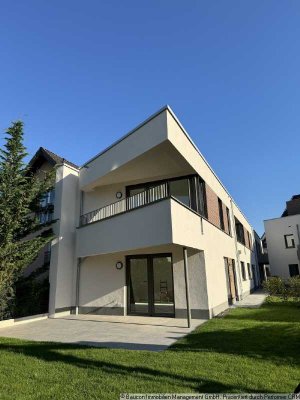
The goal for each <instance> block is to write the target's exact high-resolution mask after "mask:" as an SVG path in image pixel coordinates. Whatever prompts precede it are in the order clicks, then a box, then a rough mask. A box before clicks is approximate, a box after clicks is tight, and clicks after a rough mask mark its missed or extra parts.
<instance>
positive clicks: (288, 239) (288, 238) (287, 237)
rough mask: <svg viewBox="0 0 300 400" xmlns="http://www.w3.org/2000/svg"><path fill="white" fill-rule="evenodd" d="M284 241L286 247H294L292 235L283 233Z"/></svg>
mask: <svg viewBox="0 0 300 400" xmlns="http://www.w3.org/2000/svg"><path fill="white" fill-rule="evenodd" d="M284 243H285V247H286V248H287V249H292V248H294V247H295V239H294V235H284Z"/></svg>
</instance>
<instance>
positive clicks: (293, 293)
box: [263, 276, 300, 300]
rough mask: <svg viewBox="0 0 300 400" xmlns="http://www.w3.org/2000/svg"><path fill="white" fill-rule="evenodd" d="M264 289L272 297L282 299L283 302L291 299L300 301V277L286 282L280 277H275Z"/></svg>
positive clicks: (269, 280) (264, 284) (266, 282)
mask: <svg viewBox="0 0 300 400" xmlns="http://www.w3.org/2000/svg"><path fill="white" fill-rule="evenodd" d="M263 288H264V289H266V290H267V292H268V293H269V294H270V295H271V296H277V297H281V298H282V299H283V300H287V299H288V298H289V297H293V298H295V299H296V300H299V299H300V277H292V278H289V279H287V280H284V279H282V278H280V277H278V276H273V277H271V278H268V280H267V281H265V282H264V283H263Z"/></svg>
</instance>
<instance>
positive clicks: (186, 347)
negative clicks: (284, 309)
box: [168, 317, 300, 365]
mask: <svg viewBox="0 0 300 400" xmlns="http://www.w3.org/2000/svg"><path fill="white" fill-rule="evenodd" d="M237 318H238V317H237ZM229 319H230V317H226V318H224V321H223V325H222V326H221V327H219V329H218V330H217V329H213V328H212V327H213V324H212V325H210V327H209V325H207V326H204V327H203V329H201V328H200V329H196V330H195V331H194V332H192V333H191V334H190V335H188V336H186V337H185V338H183V339H181V340H179V341H178V342H176V343H175V344H173V345H172V346H171V347H170V348H169V350H168V351H179V352H181V351H185V352H187V351H191V352H204V351H207V352H217V353H223V354H232V355H238V356H241V355H244V356H247V357H251V358H257V359H264V360H268V361H272V362H275V363H277V364H283V363H285V364H294V365H299V364H300V326H299V324H293V323H290V324H284V325H283V324H280V323H277V324H276V323H269V324H267V323H266V324H260V325H258V324H255V325H254V326H253V327H247V324H246V323H245V325H246V326H245V327H242V326H241V325H242V322H241V321H239V322H238V321H231V320H229ZM233 319H234V318H233ZM226 320H227V321H226ZM213 322H215V321H213ZM214 325H216V327H215V328H217V327H218V325H217V324H214Z"/></svg>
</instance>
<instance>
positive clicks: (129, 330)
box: [0, 315, 205, 351]
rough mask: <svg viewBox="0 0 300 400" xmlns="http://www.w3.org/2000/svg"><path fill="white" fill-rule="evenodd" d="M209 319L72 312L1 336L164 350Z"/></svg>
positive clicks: (3, 331)
mask: <svg viewBox="0 0 300 400" xmlns="http://www.w3.org/2000/svg"><path fill="white" fill-rule="evenodd" d="M204 322H205V320H192V327H191V328H186V326H187V325H186V320H183V319H174V318H156V317H155V318H150V317H133V316H127V317H124V316H96V315H80V316H75V315H69V316H65V317H60V318H49V319H46V320H42V321H36V322H29V323H26V324H23V325H18V326H12V327H7V328H0V337H1V336H2V337H12V338H18V339H27V340H34V341H44V342H62V343H73V344H81V345H92V346H97V347H111V348H122V349H130V350H150V351H161V350H165V349H167V348H168V347H169V346H170V345H171V344H172V343H174V342H175V341H177V340H178V339H179V338H181V337H183V336H185V335H186V334H188V333H189V332H191V331H192V330H194V329H195V328H196V326H198V325H201V324H203V323H204Z"/></svg>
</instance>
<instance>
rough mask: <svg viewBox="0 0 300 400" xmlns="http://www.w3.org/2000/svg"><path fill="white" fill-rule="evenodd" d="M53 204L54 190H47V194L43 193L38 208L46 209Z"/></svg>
mask: <svg viewBox="0 0 300 400" xmlns="http://www.w3.org/2000/svg"><path fill="white" fill-rule="evenodd" d="M53 203H54V190H49V192H47V193H45V194H44V196H43V197H42V199H41V202H40V206H41V207H47V206H48V205H50V204H53Z"/></svg>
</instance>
